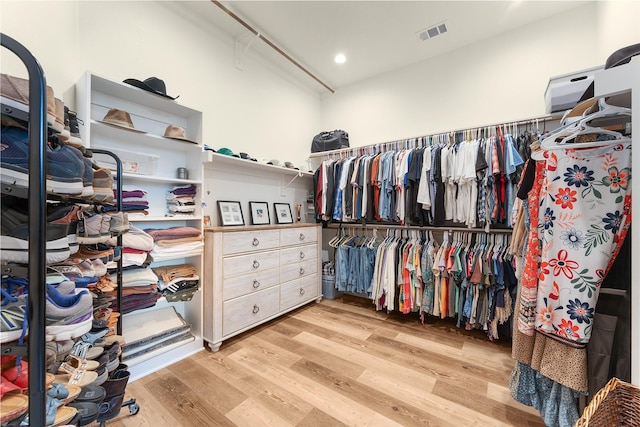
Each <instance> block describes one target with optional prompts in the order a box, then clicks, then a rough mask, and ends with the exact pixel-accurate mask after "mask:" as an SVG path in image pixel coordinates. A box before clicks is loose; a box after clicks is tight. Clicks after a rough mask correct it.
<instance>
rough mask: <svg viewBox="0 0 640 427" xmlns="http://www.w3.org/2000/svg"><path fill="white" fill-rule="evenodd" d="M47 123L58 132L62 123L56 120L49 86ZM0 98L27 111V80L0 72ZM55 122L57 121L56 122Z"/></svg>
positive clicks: (62, 125) (53, 101) (51, 90)
mask: <svg viewBox="0 0 640 427" xmlns="http://www.w3.org/2000/svg"><path fill="white" fill-rule="evenodd" d="M45 97H46V103H47V125H48V126H49V127H50V128H52V129H55V131H56V132H60V131H61V130H63V129H64V123H62V124H60V122H59V121H57V120H56V116H57V114H56V98H55V94H54V92H53V88H52V87H51V86H47V89H46V94H45ZM0 100H1V101H2V103H3V104H4V105H7V106H9V107H11V108H14V109H17V110H20V111H24V112H27V113H28V112H29V80H27V79H23V78H20V77H16V76H11V75H8V74H4V73H2V74H0ZM56 122H57V123H56Z"/></svg>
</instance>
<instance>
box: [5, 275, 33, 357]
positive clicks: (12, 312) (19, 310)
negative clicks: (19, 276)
mask: <svg viewBox="0 0 640 427" xmlns="http://www.w3.org/2000/svg"><path fill="white" fill-rule="evenodd" d="M3 285H4V282H3ZM0 293H1V294H2V303H1V304H0V344H5V343H8V342H11V341H15V340H17V339H18V338H20V337H22V336H24V335H26V334H27V315H26V313H27V294H22V295H11V292H10V291H5V290H4V288H0Z"/></svg>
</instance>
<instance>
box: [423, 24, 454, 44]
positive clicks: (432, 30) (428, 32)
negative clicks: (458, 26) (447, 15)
mask: <svg viewBox="0 0 640 427" xmlns="http://www.w3.org/2000/svg"><path fill="white" fill-rule="evenodd" d="M446 32H447V25H446V24H445V23H444V22H443V23H441V24H437V25H434V26H432V27H429V28H425V29H424V30H420V31H418V32H417V33H416V36H417V37H418V40H420V41H421V42H424V41H427V40H429V39H432V38H434V37H435V36H438V35H440V34H443V33H446Z"/></svg>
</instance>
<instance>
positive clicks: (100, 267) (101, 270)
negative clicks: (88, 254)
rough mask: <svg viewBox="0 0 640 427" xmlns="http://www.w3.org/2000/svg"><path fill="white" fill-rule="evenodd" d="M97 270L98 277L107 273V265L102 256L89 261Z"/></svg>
mask: <svg viewBox="0 0 640 427" xmlns="http://www.w3.org/2000/svg"><path fill="white" fill-rule="evenodd" d="M89 262H90V263H91V265H92V267H93V269H94V271H95V276H96V277H102V276H104V275H105V274H107V266H106V264H105V263H104V262H102V260H101V259H100V258H96V259H93V260H90V261H89Z"/></svg>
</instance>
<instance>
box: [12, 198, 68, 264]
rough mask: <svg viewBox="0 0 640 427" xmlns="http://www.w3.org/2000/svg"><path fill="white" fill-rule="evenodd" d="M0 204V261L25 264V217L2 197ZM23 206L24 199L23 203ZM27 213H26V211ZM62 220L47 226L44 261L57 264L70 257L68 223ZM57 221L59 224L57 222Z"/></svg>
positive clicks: (26, 230)
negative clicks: (0, 218)
mask: <svg viewBox="0 0 640 427" xmlns="http://www.w3.org/2000/svg"><path fill="white" fill-rule="evenodd" d="M2 200H3V202H2V203H1V204H0V210H1V214H2V222H1V223H0V261H3V262H15V263H22V264H26V263H28V262H29V224H28V221H29V217H28V214H27V213H25V212H23V211H21V210H19V209H16V207H18V205H16V204H14V203H13V202H12V201H13V200H19V199H17V198H11V197H4V198H3V199H2ZM25 203H26V200H25ZM27 212H28V211H27ZM65 221H66V220H60V221H57V220H55V219H54V220H53V222H51V221H49V224H47V234H46V261H47V263H56V262H60V261H62V260H64V259H66V258H68V257H69V255H71V249H70V247H69V225H70V223H69V224H65V223H64V222H65ZM58 222H61V223H58Z"/></svg>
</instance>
